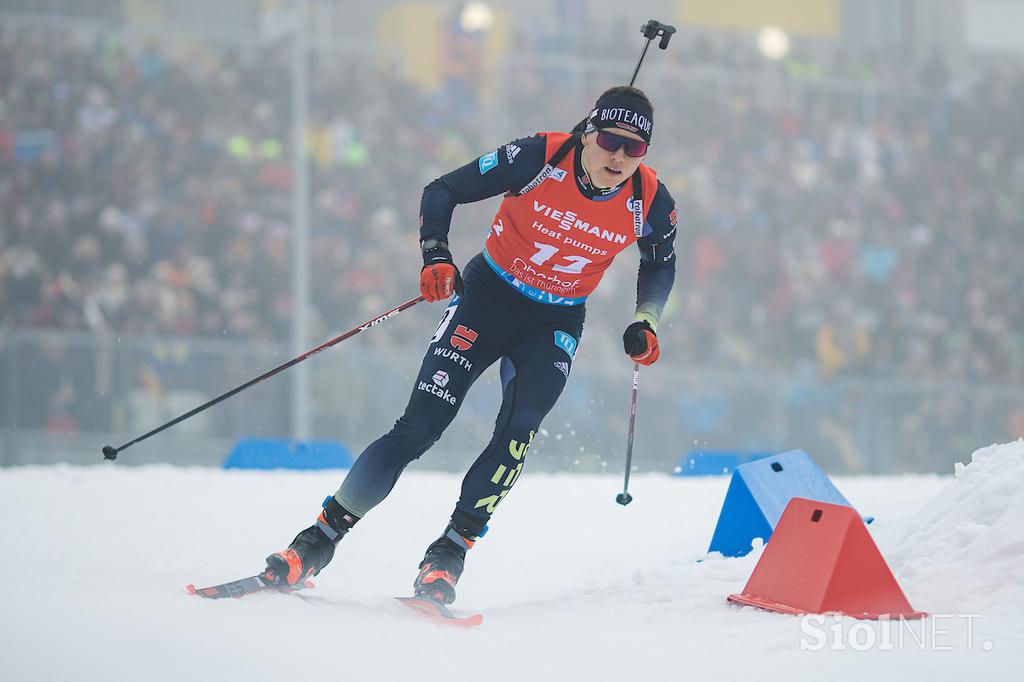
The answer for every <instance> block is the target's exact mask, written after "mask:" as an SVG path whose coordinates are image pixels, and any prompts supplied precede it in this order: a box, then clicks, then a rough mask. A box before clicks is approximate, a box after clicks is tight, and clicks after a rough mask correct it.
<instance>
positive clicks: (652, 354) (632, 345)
mask: <svg viewBox="0 0 1024 682" xmlns="http://www.w3.org/2000/svg"><path fill="white" fill-rule="evenodd" d="M622 348H623V350H625V351H626V355H628V356H629V357H630V358H632V359H633V361H634V362H639V363H640V364H641V365H651V364H654V363H655V362H656V361H657V360H658V357H659V356H660V355H661V350H660V349H659V348H658V335H657V334H655V333H654V328H653V327H651V325H650V323H648V322H647V321H646V320H644V321H640V322H634V323H633V324H631V325H629V326H628V327H626V331H625V332H623V334H622Z"/></svg>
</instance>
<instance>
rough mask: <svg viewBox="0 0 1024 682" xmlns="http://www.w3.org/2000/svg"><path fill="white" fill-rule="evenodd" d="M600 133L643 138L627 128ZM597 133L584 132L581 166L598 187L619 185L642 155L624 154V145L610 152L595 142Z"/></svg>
mask: <svg viewBox="0 0 1024 682" xmlns="http://www.w3.org/2000/svg"><path fill="white" fill-rule="evenodd" d="M602 134H604V135H615V136H617V137H622V138H626V139H628V140H638V141H640V142H643V138H641V137H640V136H639V135H637V134H636V133H631V132H629V131H628V130H616V131H615V132H614V133H612V132H611V131H607V130H606V131H603V133H602ZM597 135H598V132H597V131H594V132H591V133H586V134H585V135H584V136H583V139H582V142H583V166H584V167H585V168H586V169H587V174H589V175H590V181H591V182H593V183H594V185H595V186H597V187H598V188H600V189H607V188H609V187H615V186H616V185H621V184H622V183H623V182H624V181H625V180H626V179H628V178H629V177H630V176H631V175H633V173H635V172H636V169H637V168H639V167H640V162H641V161H643V160H644V157H643V156H639V157H637V156H629V155H628V154H626V149H625V146H620V147H619V148H618V149H616V150H615V151H613V152H610V151H608V150H607V149H605V148H604V147H602V146H601V145H599V144H598V143H597Z"/></svg>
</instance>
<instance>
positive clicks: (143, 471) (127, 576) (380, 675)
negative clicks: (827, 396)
mask: <svg viewBox="0 0 1024 682" xmlns="http://www.w3.org/2000/svg"><path fill="white" fill-rule="evenodd" d="M414 468H415V465H414V467H413V468H411V469H410V471H408V472H407V473H406V474H405V476H404V477H403V478H402V480H401V481H400V482H399V484H398V487H397V489H396V490H395V492H394V493H393V494H392V496H391V497H390V498H389V499H388V500H386V501H385V502H384V503H383V504H382V505H381V506H380V507H378V508H377V509H376V510H374V512H373V513H372V514H370V515H368V516H367V518H366V519H364V520H363V521H362V522H361V523H360V524H359V526H357V528H356V529H355V530H354V531H353V532H352V533H351V534H350V535H349V536H348V537H347V538H346V539H345V540H344V541H343V542H342V544H341V545H340V546H339V550H338V554H337V555H336V557H335V560H334V562H333V563H332V564H331V565H330V566H329V567H328V568H327V570H325V571H324V573H323V574H322V575H321V576H319V578H318V579H317V588H316V589H315V590H312V591H310V592H308V593H306V594H307V595H308V598H307V599H303V598H301V597H299V596H297V595H280V594H259V595H254V596H251V597H248V598H246V599H242V600H221V601H209V600H202V599H198V598H195V597H190V596H188V595H186V594H185V591H184V589H183V588H184V586H185V584H187V583H189V582H194V583H196V584H197V585H200V586H202V585H205V584H211V583H216V582H222V581H224V580H227V579H232V578H237V577H242V576H245V575H251V574H253V573H255V572H257V571H259V570H260V569H261V568H262V566H263V557H264V556H265V555H266V554H267V553H269V552H271V551H274V550H277V549H281V548H283V547H284V546H286V545H287V543H288V542H289V541H290V540H291V538H292V536H293V535H294V534H295V532H297V531H298V530H299V529H301V528H303V527H304V526H306V525H308V524H309V523H310V522H311V521H312V518H313V517H314V516H315V515H316V513H317V512H318V509H319V502H320V501H321V500H322V499H323V497H324V496H325V495H327V494H330V493H331V492H333V491H334V490H335V489H336V487H337V485H338V483H339V481H340V479H341V476H342V472H337V471H333V472H315V473H295V472H238V471H232V472H227V471H221V470H215V469H202V468H192V469H182V468H174V467H170V466H147V467H141V468H129V467H123V466H121V465H98V466H93V467H69V466H59V467H28V468H17V469H5V470H0V520H2V524H0V546H2V547H3V548H4V550H5V554H6V556H5V560H3V561H0V581H2V582H3V584H5V585H6V586H7V589H6V590H5V595H4V596H3V597H2V599H0V605H2V608H0V680H4V681H15V680H18V681H20V680H105V681H111V680H113V681H117V680H146V681H150V680H174V681H175V682H180V681H183V680H278V681H279V680H290V681H295V680H309V679H317V680H320V679H323V680H326V679H330V680H346V681H349V680H359V681H363V680H398V679H415V680H418V681H419V680H426V681H429V680H458V679H483V680H488V681H500V680H524V679H529V680H616V681H619V682H621V681H622V680H654V679H657V680H663V679H672V680H676V679H679V680H682V679H693V678H711V679H741V678H748V677H749V678H753V679H755V680H757V681H758V682H761V681H762V680H764V681H770V680H787V681H789V680H798V679H817V680H826V679H827V680H833V679H839V680H845V679H851V680H853V679H857V680H863V679H866V678H867V677H868V676H869V675H875V676H882V675H884V676H885V677H886V678H888V679H896V680H912V679H928V680H935V679H956V680H960V679H963V678H964V677H965V676H966V675H970V676H971V679H972V680H978V681H981V680H1000V679H1007V680H1008V679H1020V678H1019V675H1020V668H1021V666H1022V663H1024V653H1022V649H1024V628H1022V626H1021V618H1020V614H1021V607H1022V606H1024V441H1017V442H1016V443H1011V444H1008V445H1003V446H993V447H990V448H986V449H983V450H979V451H978V452H976V453H975V454H974V456H973V461H972V463H971V464H970V465H968V466H966V467H958V469H957V471H956V475H955V477H937V476H899V477H857V478H841V477H840V478H836V479H835V481H836V484H837V486H838V487H839V489H840V490H841V491H842V492H843V493H844V494H845V495H846V497H847V498H848V499H849V500H850V501H851V503H853V504H854V506H856V507H857V508H858V510H859V511H860V512H861V513H863V514H869V515H873V516H875V517H876V518H877V521H876V522H875V523H874V524H872V526H871V532H872V534H873V536H874V537H875V540H876V542H877V543H878V545H879V547H880V549H881V550H882V553H883V554H884V555H885V556H886V557H887V559H888V561H889V565H890V567H891V568H892V569H893V572H894V573H895V575H896V577H897V579H898V580H899V582H900V584H901V585H902V587H903V590H904V592H905V593H906V594H907V597H908V598H909V599H910V602H911V604H913V606H914V607H916V608H918V609H923V610H927V611H929V612H930V613H932V614H937V616H933V617H932V618H929V619H926V620H925V621H916V625H914V624H904V625H900V624H899V623H888V624H886V623H879V622H865V621H856V620H853V619H849V618H844V619H836V620H828V621H824V623H822V621H821V620H819V621H817V622H813V621H804V620H801V619H800V618H797V617H793V616H784V615H780V614H774V613H767V612H764V611H758V610H756V609H752V608H749V607H740V606H737V605H734V604H730V603H728V602H726V599H725V598H726V596H727V595H728V594H729V593H731V592H739V591H741V590H742V588H743V586H744V584H745V582H746V579H747V578H748V577H749V575H750V573H751V571H752V570H753V568H754V565H755V563H756V561H757V559H758V557H759V556H760V551H755V552H753V553H751V554H750V555H748V556H746V557H743V558H739V559H723V558H721V557H719V556H712V557H710V558H707V560H705V561H697V560H698V559H701V558H705V551H706V549H707V545H708V542H709V540H710V538H711V533H712V530H713V528H714V524H715V521H716V519H717V516H718V511H719V509H720V506H721V503H722V500H723V498H724V496H725V490H726V486H727V484H728V479H727V478H726V477H716V478H700V479H694V478H672V477H668V476H662V475H637V476H634V477H633V478H632V480H631V486H630V490H631V492H632V493H633V494H634V496H635V500H634V502H633V504H631V505H630V506H628V507H621V506H619V505H617V504H615V502H614V498H615V494H616V493H617V492H618V491H619V490H620V486H621V479H620V478H618V477H615V476H603V475H602V476H597V475H570V474H554V475H551V474H534V475H530V474H529V471H527V473H526V474H525V475H524V476H523V477H522V479H521V480H520V481H519V482H518V483H517V485H516V488H515V490H514V491H513V492H512V494H510V495H509V497H508V498H507V499H506V501H505V502H503V503H502V506H501V507H500V508H499V509H498V512H497V514H496V515H495V517H494V519H493V520H492V524H491V530H490V533H489V535H488V536H487V537H486V538H484V539H482V540H481V541H480V542H479V543H478V544H477V546H476V547H475V548H474V549H473V550H472V551H471V553H470V556H469V559H468V565H467V570H466V573H465V575H464V576H463V580H462V582H461V584H460V586H459V600H458V602H457V607H458V608H459V609H460V610H463V611H472V610H479V611H482V612H483V613H484V614H485V622H484V625H483V627H481V628H479V629H476V630H470V631H463V630H456V629H452V628H441V627H438V626H435V625H432V624H430V623H427V622H424V621H421V620H420V619H419V618H418V617H417V616H416V614H415V613H413V612H411V611H408V610H407V609H405V608H404V607H402V606H400V605H398V604H396V603H395V602H394V601H393V600H392V599H391V598H390V597H391V596H393V595H396V594H406V593H408V591H409V588H410V584H411V581H412V578H413V576H414V574H415V573H416V566H417V563H418V562H419V559H420V558H421V556H422V552H423V550H424V549H425V548H426V545H427V544H429V542H430V541H431V540H432V539H433V538H434V537H436V536H437V534H439V533H440V531H441V530H442V528H443V527H444V524H445V522H446V520H447V518H448V514H449V512H450V510H451V506H452V504H453V502H454V500H455V498H456V496H457V495H458V491H459V483H460V480H461V477H460V476H457V475H452V474H440V473H431V472H423V471H417V470H414ZM808 623H810V626H811V627H814V628H817V630H815V632H816V633H818V634H817V635H816V636H811V635H810V634H809V632H808V630H807V629H806V628H807V627H808ZM884 628H888V629H887V630H884ZM910 628H913V631H911V630H910ZM825 642H827V644H826V643H825ZM869 642H871V643H873V645H871V646H865V645H866V644H868V643H869ZM883 642H885V643H887V646H883ZM802 645H803V646H802ZM833 645H834V646H835V647H836V648H837V649H842V650H831V649H830V647H831V646H833ZM808 648H809V649H811V650H806V649H808ZM858 648H859V649H861V650H857V649H858ZM865 649H866V650H865Z"/></svg>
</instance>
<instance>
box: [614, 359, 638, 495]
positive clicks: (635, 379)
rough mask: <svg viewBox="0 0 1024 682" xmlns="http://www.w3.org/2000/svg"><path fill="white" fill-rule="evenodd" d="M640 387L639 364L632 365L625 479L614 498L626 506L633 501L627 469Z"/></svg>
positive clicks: (629, 462)
mask: <svg viewBox="0 0 1024 682" xmlns="http://www.w3.org/2000/svg"><path fill="white" fill-rule="evenodd" d="M639 385H640V363H639V362H634V363H633V392H632V393H631V394H630V396H629V438H628V439H627V440H626V478H625V480H624V481H623V482H622V492H621V493H619V494H618V495H616V496H615V501H616V502H618V503H619V504H621V505H622V506H626V505H627V504H629V503H630V502H632V501H633V496H632V495H630V494H629V469H630V467H632V466H633V432H634V428H635V426H636V394H637V387H638V386H639Z"/></svg>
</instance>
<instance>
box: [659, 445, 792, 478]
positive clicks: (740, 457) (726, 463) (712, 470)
mask: <svg viewBox="0 0 1024 682" xmlns="http://www.w3.org/2000/svg"><path fill="white" fill-rule="evenodd" d="M774 454H775V453H774V452H741V451H731V450H691V451H690V452H688V453H687V454H686V455H684V456H683V461H682V462H680V464H679V467H678V468H677V469H676V470H675V472H674V473H675V475H676V476H721V475H724V474H728V473H731V472H732V471H734V470H735V469H736V467H738V466H739V465H741V464H746V463H747V462H752V461H754V460H755V459H763V458H765V457H771V456H772V455H774Z"/></svg>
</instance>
